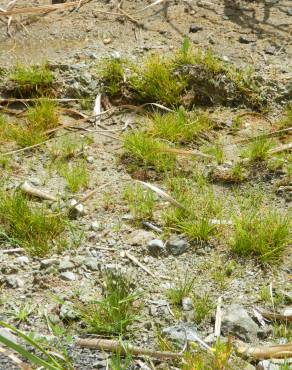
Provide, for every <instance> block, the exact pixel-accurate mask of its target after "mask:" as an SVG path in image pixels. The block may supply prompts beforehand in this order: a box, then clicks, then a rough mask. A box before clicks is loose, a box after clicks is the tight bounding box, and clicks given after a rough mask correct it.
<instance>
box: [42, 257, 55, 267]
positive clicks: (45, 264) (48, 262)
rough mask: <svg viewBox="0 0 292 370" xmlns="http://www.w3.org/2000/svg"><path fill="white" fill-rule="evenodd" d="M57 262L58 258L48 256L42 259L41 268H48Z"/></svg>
mask: <svg viewBox="0 0 292 370" xmlns="http://www.w3.org/2000/svg"><path fill="white" fill-rule="evenodd" d="M57 263H58V260H57V258H47V259H44V260H41V262H40V268H41V269H47V268H48V267H51V266H53V265H56V264H57Z"/></svg>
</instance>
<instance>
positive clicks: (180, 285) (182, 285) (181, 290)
mask: <svg viewBox="0 0 292 370" xmlns="http://www.w3.org/2000/svg"><path fill="white" fill-rule="evenodd" d="M194 282H195V277H194V276H189V273H188V272H186V273H185V274H184V277H183V279H180V280H179V281H178V282H177V284H176V285H175V287H173V288H170V289H168V290H167V291H166V296H167V297H168V299H169V300H170V302H171V303H172V304H173V305H181V304H182V300H183V298H185V297H189V296H190V294H191V292H192V289H193V286H194Z"/></svg>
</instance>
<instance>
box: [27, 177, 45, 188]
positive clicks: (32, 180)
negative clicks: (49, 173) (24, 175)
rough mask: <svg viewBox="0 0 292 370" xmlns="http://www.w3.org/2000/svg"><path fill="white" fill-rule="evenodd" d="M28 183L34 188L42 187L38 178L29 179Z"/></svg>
mask: <svg viewBox="0 0 292 370" xmlns="http://www.w3.org/2000/svg"><path fill="white" fill-rule="evenodd" d="M29 181H30V182H31V184H32V185H34V186H41V185H42V182H41V180H40V179H39V178H38V177H31V178H30V179H29Z"/></svg>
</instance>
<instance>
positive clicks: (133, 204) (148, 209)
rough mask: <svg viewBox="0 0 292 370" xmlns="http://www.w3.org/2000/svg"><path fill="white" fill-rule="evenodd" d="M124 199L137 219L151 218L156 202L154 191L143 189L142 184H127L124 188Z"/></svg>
mask: <svg viewBox="0 0 292 370" xmlns="http://www.w3.org/2000/svg"><path fill="white" fill-rule="evenodd" d="M124 199H125V200H126V201H127V203H128V205H129V207H130V211H131V213H132V214H133V216H134V217H135V219H137V220H147V219H151V218H152V216H153V212H154V207H155V203H156V198H155V194H154V193H153V191H151V190H148V189H143V188H142V186H141V185H139V184H136V185H134V186H127V187H126V188H125V190H124Z"/></svg>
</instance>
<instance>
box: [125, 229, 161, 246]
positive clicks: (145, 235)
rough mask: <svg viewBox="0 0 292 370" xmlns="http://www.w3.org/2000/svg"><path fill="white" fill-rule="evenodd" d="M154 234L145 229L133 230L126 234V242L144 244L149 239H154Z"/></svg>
mask: <svg viewBox="0 0 292 370" xmlns="http://www.w3.org/2000/svg"><path fill="white" fill-rule="evenodd" d="M154 237H155V235H154V234H153V233H152V232H150V231H146V230H134V231H132V232H131V234H130V235H129V236H128V242H129V244H131V245H145V244H147V243H148V242H149V241H150V240H152V239H154Z"/></svg>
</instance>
